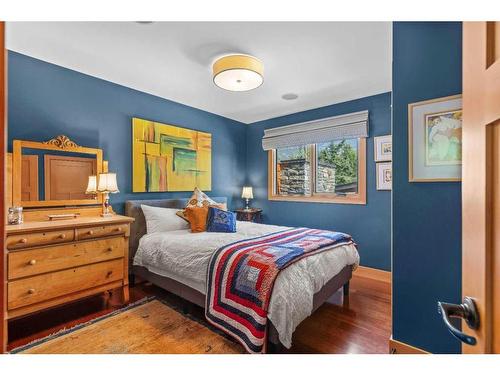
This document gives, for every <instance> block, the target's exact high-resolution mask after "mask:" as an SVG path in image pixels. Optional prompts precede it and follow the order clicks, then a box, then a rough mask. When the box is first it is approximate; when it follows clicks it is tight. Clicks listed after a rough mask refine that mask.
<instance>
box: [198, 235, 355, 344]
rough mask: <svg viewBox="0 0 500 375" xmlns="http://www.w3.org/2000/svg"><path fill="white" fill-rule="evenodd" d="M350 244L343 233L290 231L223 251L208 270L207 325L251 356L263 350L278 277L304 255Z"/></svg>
mask: <svg viewBox="0 0 500 375" xmlns="http://www.w3.org/2000/svg"><path fill="white" fill-rule="evenodd" d="M351 242H352V239H351V236H349V235H347V234H344V233H339V232H330V231H325V230H319V229H308V228H294V229H287V230H285V231H281V232H276V233H272V234H268V235H265V236H261V237H256V238H252V239H248V240H243V241H238V242H235V243H232V244H229V245H226V246H224V247H221V248H220V249H218V250H217V251H216V252H215V253H214V254H213V255H212V258H211V259H210V263H209V268H208V276H207V289H208V290H207V300H206V310H205V315H206V317H207V319H208V321H209V322H211V323H212V324H214V325H215V326H216V327H218V328H220V329H222V330H223V331H224V332H226V333H228V334H229V335H231V336H233V337H234V338H236V339H237V340H238V341H239V342H240V343H241V344H242V345H243V346H244V347H245V348H246V350H247V351H248V352H249V353H263V352H265V350H266V345H265V344H266V335H267V329H266V328H267V310H268V306H269V300H270V298H271V293H272V290H273V285H274V281H275V280H276V277H277V276H278V273H279V272H280V271H281V270H282V269H284V268H286V267H287V266H289V265H290V264H292V263H294V262H296V261H298V260H300V259H302V258H304V257H306V256H310V255H314V254H317V253H319V252H321V251H325V250H329V249H331V248H334V247H337V246H340V245H343V244H347V243H351ZM334 245H336V246H334Z"/></svg>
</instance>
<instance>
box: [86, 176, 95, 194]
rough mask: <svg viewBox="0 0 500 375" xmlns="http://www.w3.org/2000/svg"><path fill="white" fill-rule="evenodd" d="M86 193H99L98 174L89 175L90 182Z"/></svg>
mask: <svg viewBox="0 0 500 375" xmlns="http://www.w3.org/2000/svg"><path fill="white" fill-rule="evenodd" d="M85 194H97V176H89V183H88V185H87V190H85Z"/></svg>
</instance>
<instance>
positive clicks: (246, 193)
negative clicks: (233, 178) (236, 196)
mask: <svg viewBox="0 0 500 375" xmlns="http://www.w3.org/2000/svg"><path fill="white" fill-rule="evenodd" d="M241 197H242V198H244V199H253V189H252V187H251V186H243V191H242V192H241Z"/></svg>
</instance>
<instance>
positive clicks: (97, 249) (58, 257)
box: [8, 237, 126, 280]
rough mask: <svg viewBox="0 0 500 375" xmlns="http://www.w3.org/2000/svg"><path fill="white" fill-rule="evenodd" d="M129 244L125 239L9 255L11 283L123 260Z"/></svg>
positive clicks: (89, 242)
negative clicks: (104, 262)
mask: <svg viewBox="0 0 500 375" xmlns="http://www.w3.org/2000/svg"><path fill="white" fill-rule="evenodd" d="M125 242H126V240H125V238H124V237H112V238H107V239H102V240H95V241H87V242H78V243H72V244H66V245H56V246H51V247H46V248H41V249H33V250H18V251H12V252H10V253H9V254H8V275H9V280H12V279H18V278H20V277H26V276H34V275H38V274H41V273H46V272H52V271H59V270H63V269H66V268H72V267H76V266H82V265H86V264H91V263H97V262H102V261H106V260H110V259H116V258H121V257H123V256H124V254H125V246H126V244H125Z"/></svg>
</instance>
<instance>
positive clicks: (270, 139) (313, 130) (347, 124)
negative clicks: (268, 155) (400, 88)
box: [262, 111, 368, 151]
mask: <svg viewBox="0 0 500 375" xmlns="http://www.w3.org/2000/svg"><path fill="white" fill-rule="evenodd" d="M367 137H368V111H360V112H355V113H349V114H346V115H340V116H333V117H327V118H323V119H319V120H313V121H307V122H301V123H299V124H293V125H287V126H281V127H278V128H272V129H266V130H264V137H263V138H262V148H263V149H264V150H266V151H267V150H272V149H276V148H283V147H292V146H301V145H306V144H313V143H321V142H329V141H334V140H339V139H348V138H367Z"/></svg>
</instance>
